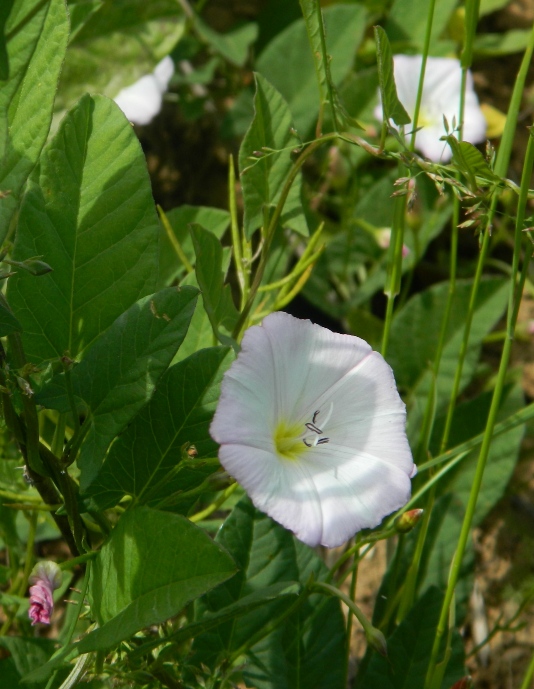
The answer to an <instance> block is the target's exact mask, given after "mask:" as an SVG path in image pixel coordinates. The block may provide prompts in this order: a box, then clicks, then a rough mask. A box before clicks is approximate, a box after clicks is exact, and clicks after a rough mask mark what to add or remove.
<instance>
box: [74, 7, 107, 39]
mask: <svg viewBox="0 0 534 689" xmlns="http://www.w3.org/2000/svg"><path fill="white" fill-rule="evenodd" d="M103 5H104V0H84V1H83V2H74V3H72V2H71V3H70V4H69V16H70V42H71V43H72V42H73V41H74V39H75V38H76V36H77V35H78V34H79V33H80V31H81V30H82V29H83V27H84V26H85V25H86V24H87V23H88V21H89V19H91V17H92V16H93V14H95V12H97V11H98V10H99V9H101V8H102V6H103Z"/></svg>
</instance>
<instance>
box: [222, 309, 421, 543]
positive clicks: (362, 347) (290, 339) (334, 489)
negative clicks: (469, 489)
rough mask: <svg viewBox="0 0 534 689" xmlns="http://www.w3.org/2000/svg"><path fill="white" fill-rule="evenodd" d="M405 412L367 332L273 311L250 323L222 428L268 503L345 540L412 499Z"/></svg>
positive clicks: (314, 530) (251, 489) (259, 503)
mask: <svg viewBox="0 0 534 689" xmlns="http://www.w3.org/2000/svg"><path fill="white" fill-rule="evenodd" d="M405 421H406V410H405V406H404V403H403V402H402V400H401V398H400V397H399V393H398V392H397V388H396V386H395V380H394V378H393V372H392V370H391V368H390V366H389V365H388V364H387V363H386V362H385V361H384V359H383V358H382V356H381V355H380V354H378V352H374V351H373V350H372V349H371V347H370V346H369V345H368V344H367V342H365V341H364V340H361V339H360V338H359V337H353V336H351V335H340V334H338V333H333V332H331V331H330V330H327V329H326V328H322V327H320V326H319V325H314V324H313V323H311V322H310V321H305V320H300V319H298V318H294V317H293V316H290V315H288V314H286V313H273V314H271V315H270V316H267V318H265V319H264V321H263V324H262V325H261V326H254V327H252V328H249V329H248V330H247V331H246V333H245V335H244V338H243V342H242V349H241V352H240V353H239V355H238V357H237V359H236V360H235V361H234V363H233V364H232V366H231V367H230V369H229V370H228V371H227V373H226V374H225V376H224V379H223V382H222V389H221V397H220V401H219V405H218V407H217V411H216V413H215V417H214V419H213V422H212V424H211V428H210V432H211V435H212V437H213V438H214V440H215V441H216V442H218V443H219V445H220V449H219V458H220V460H221V463H222V465H223V466H224V468H225V469H226V470H227V471H228V472H229V473H230V474H231V475H232V476H234V477H235V478H236V480H237V481H238V482H239V483H240V484H241V485H242V486H243V488H244V489H245V490H246V492H247V493H248V494H249V496H250V498H251V499H252V502H253V503H254V504H255V505H256V507H257V508H258V509H260V510H262V511H263V512H266V513H267V514H268V515H269V516H271V517H272V518H273V519H275V520H276V521H277V522H279V523H280V524H282V525H283V526H285V527H286V528H287V529H290V530H291V531H293V532H294V533H295V535H296V536H297V538H299V539H300V540H301V541H304V543H307V544H308V545H310V546H316V545H318V544H322V545H325V546H328V547H334V546H338V545H341V544H342V543H344V542H345V541H347V540H348V539H349V538H351V537H352V536H353V535H354V534H355V533H356V532H357V531H359V530H360V529H364V528H371V527H374V526H377V525H378V524H379V523H380V522H381V520H382V518H383V517H384V516H385V515H387V514H390V513H391V512H393V511H395V510H397V509H398V508H399V507H402V505H404V504H405V503H406V502H407V500H408V499H409V497H410V489H411V485H410V478H411V477H412V476H413V475H414V473H415V467H414V463H413V459H412V454H411V452H410V447H409V445H408V440H407V438H406V433H405Z"/></svg>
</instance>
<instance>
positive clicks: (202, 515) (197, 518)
mask: <svg viewBox="0 0 534 689" xmlns="http://www.w3.org/2000/svg"><path fill="white" fill-rule="evenodd" d="M238 486H239V483H232V485H231V486H228V488H227V489H226V490H225V491H223V493H222V495H221V496H219V498H217V500H215V502H212V503H211V505H208V507H206V509H205V510H202V511H201V512H197V513H196V514H193V515H192V516H191V517H189V521H191V522H201V521H202V520H203V519H206V517H209V516H210V514H213V512H215V510H218V509H219V507H221V505H224V503H225V502H226V501H227V500H228V498H229V497H230V495H232V493H233V492H234V491H235V490H236V489H237V487H238Z"/></svg>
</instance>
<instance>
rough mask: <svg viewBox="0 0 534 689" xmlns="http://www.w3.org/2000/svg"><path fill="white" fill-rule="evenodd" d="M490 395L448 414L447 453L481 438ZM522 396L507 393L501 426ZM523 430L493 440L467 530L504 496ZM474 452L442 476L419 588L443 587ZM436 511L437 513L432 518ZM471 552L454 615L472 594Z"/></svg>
mask: <svg viewBox="0 0 534 689" xmlns="http://www.w3.org/2000/svg"><path fill="white" fill-rule="evenodd" d="M491 395H492V393H490V392H487V393H484V394H483V395H480V396H479V397H477V398H476V399H474V400H471V401H469V402H466V403H464V404H461V405H459V406H458V408H457V409H456V411H455V413H454V417H453V423H452V431H451V437H450V440H449V445H450V446H451V447H452V446H454V445H457V444H459V443H461V442H464V441H465V440H468V439H470V438H472V437H473V436H474V435H477V434H478V433H481V432H482V431H483V430H484V428H485V425H486V420H487V416H488V412H489V407H490V403H491ZM523 406H524V395H523V393H522V390H521V388H520V387H519V386H515V387H512V388H508V389H507V390H506V391H505V397H504V399H503V401H502V404H501V408H500V409H499V413H498V417H497V421H502V420H504V419H505V418H507V417H508V416H510V415H511V414H514V413H515V412H517V411H519V410H520V409H522V408H523ZM443 423H444V419H443V418H441V419H438V420H437V421H436V424H435V426H436V428H435V433H434V436H435V444H437V443H439V438H440V436H441V432H442V429H443ZM523 433H524V427H523V426H517V427H516V428H513V429H511V430H510V431H507V432H506V433H503V434H502V435H500V436H498V437H497V438H494V439H493V440H492V443H491V449H490V453H489V456H488V460H487V463H486V469H485V471H484V478H483V482H482V486H481V489H480V493H479V498H478V501H477V506H476V509H475V514H474V517H473V527H476V526H478V525H479V524H480V523H481V522H482V520H483V519H484V517H485V516H486V515H487V514H488V512H489V511H490V510H491V509H492V508H493V507H494V506H495V505H496V504H497V502H498V501H499V500H500V499H501V498H502V496H503V495H504V493H505V490H506V487H507V485H508V483H509V481H510V478H511V476H512V474H513V471H514V468H515V466H516V464H517V459H518V456H519V450H520V446H521V440H522V438H523ZM479 452H480V448H477V449H476V450H474V451H473V452H471V453H470V454H469V455H468V456H467V457H465V458H464V459H463V460H462V461H461V462H460V464H459V465H457V466H456V467H455V468H454V469H453V470H452V471H451V472H449V473H448V474H446V475H445V476H444V477H443V478H442V479H441V481H440V483H439V484H438V495H442V496H444V499H442V501H441V505H442V507H441V510H442V514H441V516H440V517H439V519H438V520H436V521H435V523H433V524H432V525H431V531H432V533H431V534H430V535H429V537H428V538H427V541H426V544H425V553H424V556H423V566H422V568H421V577H420V580H419V582H418V585H419V586H422V587H427V586H429V585H436V586H440V587H443V588H444V587H445V586H446V584H447V579H448V576H449V568H450V563H451V561H452V558H453V556H454V553H455V551H456V547H457V543H458V538H459V536H460V530H461V528H462V523H463V519H464V515H465V510H466V508H467V503H468V500H469V494H470V491H471V487H472V485H473V481H474V477H475V469H476V463H477V460H478V455H479ZM439 511H440V510H439V509H437V512H439ZM473 562H474V552H473V549H472V545H471V544H469V548H468V552H467V553H466V556H465V558H464V563H463V574H462V576H461V580H460V582H459V585H458V587H457V590H456V605H457V606H460V613H459V614H460V615H462V614H463V612H464V611H465V606H466V605H467V599H468V597H469V595H470V594H471V590H472V565H473Z"/></svg>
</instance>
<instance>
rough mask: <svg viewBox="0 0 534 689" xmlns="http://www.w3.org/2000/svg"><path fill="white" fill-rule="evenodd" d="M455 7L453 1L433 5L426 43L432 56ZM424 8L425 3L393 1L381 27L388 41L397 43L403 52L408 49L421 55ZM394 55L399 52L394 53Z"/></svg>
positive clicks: (447, 0) (409, 0) (442, 1)
mask: <svg viewBox="0 0 534 689" xmlns="http://www.w3.org/2000/svg"><path fill="white" fill-rule="evenodd" d="M457 4H458V3H457V0H439V2H436V3H435V6H434V8H433V9H434V13H433V16H432V33H431V40H430V45H431V46H432V47H434V53H433V54H435V50H436V49H437V44H438V43H439V41H438V39H439V38H440V36H441V34H442V33H443V32H444V31H445V29H446V28H447V24H448V22H449V19H450V18H451V15H452V13H453V12H454V10H455V9H456V6H457ZM428 7H429V5H428V2H427V0H395V2H394V3H393V5H392V7H391V10H390V12H389V13H388V19H387V22H386V25H385V29H386V32H387V35H388V36H389V40H390V41H391V42H392V43H398V44H399V47H400V46H402V48H403V49H404V50H406V47H407V46H409V47H413V48H417V49H418V51H419V52H420V53H421V52H423V47H424V41H425V33H426V25H427V22H428ZM396 52H401V51H400V50H398V49H396Z"/></svg>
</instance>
